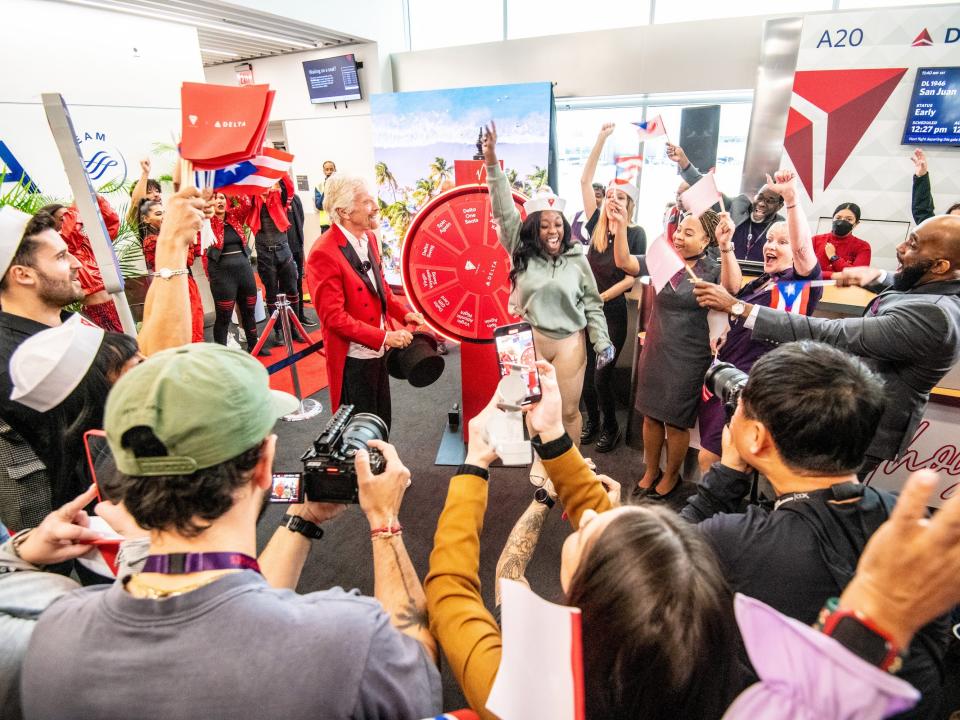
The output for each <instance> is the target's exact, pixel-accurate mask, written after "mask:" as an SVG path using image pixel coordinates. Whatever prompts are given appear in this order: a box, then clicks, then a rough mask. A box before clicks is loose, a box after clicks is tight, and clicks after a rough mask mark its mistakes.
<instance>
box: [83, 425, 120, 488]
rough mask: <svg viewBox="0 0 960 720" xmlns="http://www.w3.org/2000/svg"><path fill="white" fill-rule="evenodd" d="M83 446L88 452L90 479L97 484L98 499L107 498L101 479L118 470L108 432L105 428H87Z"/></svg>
mask: <svg viewBox="0 0 960 720" xmlns="http://www.w3.org/2000/svg"><path fill="white" fill-rule="evenodd" d="M83 447H84V450H86V453H87V469H88V470H89V471H90V479H91V480H93V484H94V485H96V486H97V500H98V501H100V500H105V499H107V498H105V497H104V495H103V492H102V491H101V489H100V479H101V478H107V479H109V478H110V476H111V475H112V474H113V473H115V472H116V471H117V465H116V463H115V462H114V460H113V453H112V452H110V446H109V445H107V434H106V433H105V432H104V431H103V430H87V431H86V432H85V433H84V434H83Z"/></svg>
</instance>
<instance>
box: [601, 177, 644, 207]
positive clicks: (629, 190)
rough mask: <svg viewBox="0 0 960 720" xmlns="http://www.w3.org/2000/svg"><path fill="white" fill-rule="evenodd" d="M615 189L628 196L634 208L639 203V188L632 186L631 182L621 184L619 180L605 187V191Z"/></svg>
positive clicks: (612, 181)
mask: <svg viewBox="0 0 960 720" xmlns="http://www.w3.org/2000/svg"><path fill="white" fill-rule="evenodd" d="M611 188H615V189H617V190H622V191H623V192H625V193H626V194H627V195H629V196H630V199H631V200H633V204H634V206H636V205H637V203H639V202H640V188H638V187H637V186H636V185H634V184H633V183H632V182H622V181H620V180H611V181H610V184H609V185H607V190H610V189H611Z"/></svg>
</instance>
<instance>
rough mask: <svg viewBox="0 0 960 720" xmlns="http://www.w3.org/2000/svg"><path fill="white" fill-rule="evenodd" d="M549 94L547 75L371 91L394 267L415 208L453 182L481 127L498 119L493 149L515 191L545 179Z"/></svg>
mask: <svg viewBox="0 0 960 720" xmlns="http://www.w3.org/2000/svg"><path fill="white" fill-rule="evenodd" d="M552 107H553V94H552V88H551V84H550V83H549V82H541V83H519V84H513V85H491V86H488V87H472V88H453V89H446V90H425V91H418V92H402V93H383V94H377V95H372V96H371V98H370V114H371V119H372V122H373V146H374V159H375V161H376V168H375V177H376V182H377V196H378V201H379V204H380V212H381V217H382V222H381V226H382V238H383V246H384V254H385V255H386V256H387V257H389V258H390V261H389V262H388V265H389V266H390V268H391V269H392V270H395V271H396V270H398V268H397V267H396V266H397V264H398V263H399V261H400V252H399V251H400V243H401V242H402V240H403V237H404V235H405V234H406V231H407V228H408V227H409V226H410V222H411V221H412V219H413V217H414V216H415V215H416V214H417V212H418V211H419V210H420V208H422V207H423V206H424V205H425V204H426V203H427V202H429V201H430V200H431V199H432V198H434V197H436V196H437V195H439V194H440V193H441V192H444V191H445V190H448V189H450V188H452V187H453V184H454V176H453V164H454V161H455V160H470V159H473V157H474V156H475V155H476V154H477V140H478V136H479V133H480V128H481V127H483V126H484V125H486V124H487V123H489V122H490V120H491V119H492V120H494V121H496V123H497V135H498V139H497V156H498V157H499V158H500V159H501V160H502V161H503V165H504V171H505V172H506V173H507V177H508V178H510V181H511V183H513V185H514V187H515V188H516V189H517V190H519V191H520V192H522V193H524V194H527V195H530V194H532V193H533V192H535V191H536V189H537V188H539V187H540V186H541V185H544V184H545V183H546V182H547V174H548V170H547V169H548V162H549V156H550V120H551V110H552Z"/></svg>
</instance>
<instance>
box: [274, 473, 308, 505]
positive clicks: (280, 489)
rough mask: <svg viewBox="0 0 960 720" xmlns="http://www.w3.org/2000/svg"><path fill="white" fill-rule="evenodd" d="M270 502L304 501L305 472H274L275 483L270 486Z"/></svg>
mask: <svg viewBox="0 0 960 720" xmlns="http://www.w3.org/2000/svg"><path fill="white" fill-rule="evenodd" d="M270 502H272V503H302V502H303V473H298V472H290V473H277V472H275V473H274V474H273V484H272V485H271V486H270Z"/></svg>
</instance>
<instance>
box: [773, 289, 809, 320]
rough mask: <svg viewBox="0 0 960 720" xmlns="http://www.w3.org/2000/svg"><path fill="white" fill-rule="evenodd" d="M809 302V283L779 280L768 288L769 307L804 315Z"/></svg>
mask: <svg viewBox="0 0 960 720" xmlns="http://www.w3.org/2000/svg"><path fill="white" fill-rule="evenodd" d="M809 302H810V283H808V282H799V281H797V280H781V281H780V282H778V283H777V284H776V285H774V286H773V287H772V288H771V289H770V307H772V308H775V309H777V310H783V311H784V312H788V313H793V314H794V315H806V314H807V304H808V303H809Z"/></svg>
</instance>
